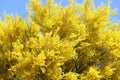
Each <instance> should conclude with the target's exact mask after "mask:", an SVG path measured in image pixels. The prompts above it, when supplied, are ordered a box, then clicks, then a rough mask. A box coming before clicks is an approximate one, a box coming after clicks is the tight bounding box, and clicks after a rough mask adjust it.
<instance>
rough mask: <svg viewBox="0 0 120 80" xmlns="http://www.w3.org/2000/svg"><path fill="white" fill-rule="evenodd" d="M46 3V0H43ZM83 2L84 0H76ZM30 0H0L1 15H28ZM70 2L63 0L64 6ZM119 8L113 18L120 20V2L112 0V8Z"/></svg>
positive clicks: (104, 0) (101, 0) (98, 0)
mask: <svg viewBox="0 0 120 80" xmlns="http://www.w3.org/2000/svg"><path fill="white" fill-rule="evenodd" d="M42 1H43V2H44V3H45V1H46V0H42ZM59 1H60V0H55V2H59ZM76 1H78V2H79V3H81V2H82V1H83V0H76ZM107 1H108V0H94V3H95V5H96V6H99V4H100V3H101V2H105V3H106V2H107ZM28 2H29V0H0V17H1V18H2V19H3V14H4V12H6V13H7V14H13V15H15V14H18V15H20V16H21V17H22V18H25V17H26V16H27V10H26V5H27V3H28ZM67 4H68V1H67V0H63V4H62V5H63V6H66V5H67ZM114 8H117V9H118V14H117V15H115V16H114V17H113V18H114V19H116V20H120V3H119V2H118V0H112V3H111V9H114Z"/></svg>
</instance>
